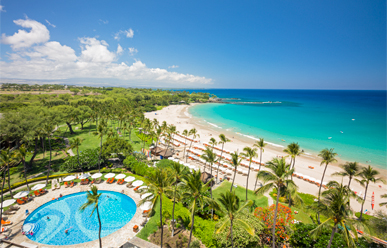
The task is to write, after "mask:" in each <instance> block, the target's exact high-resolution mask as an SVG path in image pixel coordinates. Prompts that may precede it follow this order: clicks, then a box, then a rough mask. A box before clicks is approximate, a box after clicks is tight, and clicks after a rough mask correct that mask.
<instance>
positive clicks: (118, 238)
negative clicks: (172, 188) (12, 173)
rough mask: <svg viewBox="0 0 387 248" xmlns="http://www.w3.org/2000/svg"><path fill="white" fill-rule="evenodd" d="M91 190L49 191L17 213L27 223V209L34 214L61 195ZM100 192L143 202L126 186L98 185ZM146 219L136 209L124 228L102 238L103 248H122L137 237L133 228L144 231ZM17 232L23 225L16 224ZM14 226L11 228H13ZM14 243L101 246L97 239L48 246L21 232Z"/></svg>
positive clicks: (63, 189) (22, 206) (89, 247)
mask: <svg viewBox="0 0 387 248" xmlns="http://www.w3.org/2000/svg"><path fill="white" fill-rule="evenodd" d="M88 189H89V187H88V186H83V185H81V186H79V185H77V186H75V187H74V188H70V189H69V188H66V189H65V188H61V190H60V191H59V190H56V191H49V193H47V194H46V195H43V196H41V197H38V198H36V199H35V200H34V201H32V202H30V203H28V204H30V205H28V204H26V205H21V206H20V207H21V208H20V210H19V211H18V213H17V215H18V216H17V217H18V219H19V220H20V221H21V223H24V221H25V219H26V218H25V214H24V213H25V209H29V211H30V212H31V213H32V212H33V211H35V210H36V209H38V208H39V207H40V206H41V205H44V204H45V203H48V202H49V201H51V200H52V198H54V197H57V196H58V195H59V194H60V193H61V194H63V195H64V196H65V195H70V194H73V193H79V192H81V191H87V190H88ZM98 189H99V190H107V191H113V192H117V193H120V192H121V191H122V190H124V191H125V195H127V196H129V197H130V198H132V199H133V200H134V202H135V203H136V204H138V202H139V201H140V200H141V199H140V195H139V194H137V193H135V192H134V191H133V189H128V188H126V187H125V185H116V184H106V183H102V184H99V185H98ZM143 220H144V217H142V210H141V209H140V208H138V207H137V208H136V212H135V213H134V215H133V217H132V219H131V220H130V221H129V222H128V223H127V224H126V225H124V226H123V227H122V228H120V229H118V230H117V231H115V232H113V233H111V234H109V235H107V236H105V237H103V238H102V244H103V246H108V247H120V246H122V245H123V244H125V243H126V242H128V240H130V239H131V238H133V237H135V236H136V234H137V233H135V232H133V226H135V225H137V226H139V228H140V230H141V229H142V227H141V225H140V224H141V223H142V222H143ZM15 226H16V228H15V230H20V228H21V224H16V225H15ZM13 227H14V226H12V227H11V228H13ZM12 242H16V243H22V242H26V243H30V244H34V245H37V246H38V247H77V248H79V247H86V248H92V247H98V246H99V240H98V239H96V240H94V241H89V242H85V243H81V244H74V245H47V244H42V243H38V242H35V241H33V240H30V239H29V238H27V237H26V236H24V235H22V234H21V233H20V232H19V234H18V235H16V236H15V237H14V238H13V239H12Z"/></svg>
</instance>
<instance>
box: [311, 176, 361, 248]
mask: <svg viewBox="0 0 387 248" xmlns="http://www.w3.org/2000/svg"><path fill="white" fill-rule="evenodd" d="M330 186H331V188H330V189H329V190H327V191H325V192H324V193H323V199H322V200H321V201H320V202H317V203H315V205H312V208H314V209H316V210H317V212H319V213H322V214H323V215H324V216H326V217H327V218H328V219H327V220H326V221H324V222H323V223H321V224H319V225H318V226H317V227H316V228H315V229H313V230H312V231H311V234H312V235H313V236H314V237H317V236H318V235H319V234H320V233H321V231H322V230H323V229H325V228H327V227H331V228H332V233H331V238H330V240H329V243H328V246H327V248H330V247H331V245H332V241H333V237H334V235H335V233H336V231H337V228H340V229H341V232H340V233H341V234H342V236H343V237H344V240H345V241H346V243H347V245H348V247H356V245H355V243H354V241H353V237H352V235H355V237H356V239H357V232H356V230H357V229H359V228H364V226H363V225H361V223H359V222H357V221H355V220H354V219H353V218H351V216H352V215H353V212H352V210H351V208H350V205H349V202H350V197H351V196H353V193H352V192H351V191H350V189H349V188H348V186H346V185H345V186H344V185H343V184H339V183H337V182H330ZM350 230H353V232H352V234H351V233H350Z"/></svg>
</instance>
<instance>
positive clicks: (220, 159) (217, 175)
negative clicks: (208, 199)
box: [216, 143, 224, 183]
mask: <svg viewBox="0 0 387 248" xmlns="http://www.w3.org/2000/svg"><path fill="white" fill-rule="evenodd" d="M223 147H224V143H223V144H222V152H221V153H220V157H219V161H218V171H217V172H216V182H217V183H218V180H219V166H220V162H221V161H222V154H223Z"/></svg>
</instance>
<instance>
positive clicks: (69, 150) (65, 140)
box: [64, 138, 75, 157]
mask: <svg viewBox="0 0 387 248" xmlns="http://www.w3.org/2000/svg"><path fill="white" fill-rule="evenodd" d="M64 142H65V144H66V147H67V148H68V147H70V141H69V139H68V138H64ZM67 152H68V153H69V155H70V156H71V157H73V156H75V154H74V152H73V150H71V149H68V150H67Z"/></svg>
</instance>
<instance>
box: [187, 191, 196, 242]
mask: <svg viewBox="0 0 387 248" xmlns="http://www.w3.org/2000/svg"><path fill="white" fill-rule="evenodd" d="M194 203H195V204H196V199H195V200H194ZM194 208H195V207H193V208H192V215H191V219H192V223H191V231H190V233H189V240H188V246H187V248H189V245H190V244H191V239H192V231H193V227H194V223H195V214H194V213H195V211H194Z"/></svg>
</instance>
